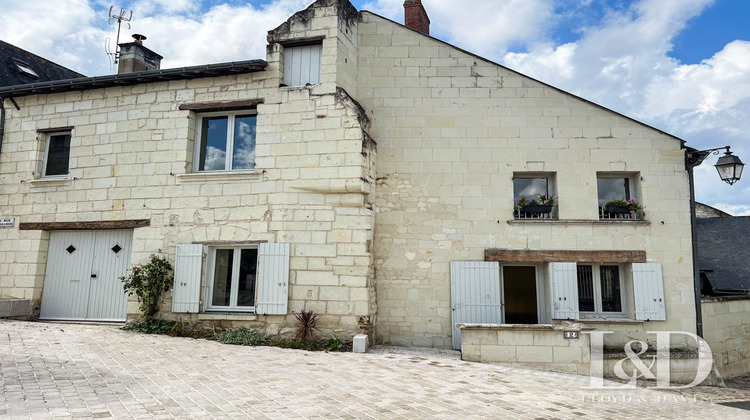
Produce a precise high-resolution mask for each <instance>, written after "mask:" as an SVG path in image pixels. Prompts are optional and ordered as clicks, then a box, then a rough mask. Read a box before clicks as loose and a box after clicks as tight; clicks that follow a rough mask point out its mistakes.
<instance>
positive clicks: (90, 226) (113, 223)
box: [18, 219, 151, 230]
mask: <svg viewBox="0 0 750 420" xmlns="http://www.w3.org/2000/svg"><path fill="white" fill-rule="evenodd" d="M150 225H151V220H149V219H132V220H107V221H99V222H40V223H35V222H27V223H19V224H18V229H19V230H100V229H135V228H140V227H146V226H150Z"/></svg>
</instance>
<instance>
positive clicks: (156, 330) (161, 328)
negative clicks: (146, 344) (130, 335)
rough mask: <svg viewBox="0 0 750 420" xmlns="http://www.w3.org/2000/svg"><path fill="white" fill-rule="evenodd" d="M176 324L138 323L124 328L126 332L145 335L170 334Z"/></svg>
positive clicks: (164, 322)
mask: <svg viewBox="0 0 750 420" xmlns="http://www.w3.org/2000/svg"><path fill="white" fill-rule="evenodd" d="M174 326H175V323H174V322H169V321H156V320H153V319H151V320H148V321H137V322H133V323H131V324H127V325H125V326H124V327H122V329H123V330H125V331H135V332H139V333H143V334H169V333H170V332H171V331H172V329H173V328H174Z"/></svg>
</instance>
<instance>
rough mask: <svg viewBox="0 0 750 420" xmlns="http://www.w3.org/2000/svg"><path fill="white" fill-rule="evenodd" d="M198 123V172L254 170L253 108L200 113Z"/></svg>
mask: <svg viewBox="0 0 750 420" xmlns="http://www.w3.org/2000/svg"><path fill="white" fill-rule="evenodd" d="M196 126H197V129H196V146H197V147H196V149H195V152H194V153H195V158H194V168H195V172H204V171H242V170H253V169H255V133H256V113H255V112H254V111H252V112H250V111H236V112H229V113H227V112H212V113H204V114H199V115H198V122H197V125H196Z"/></svg>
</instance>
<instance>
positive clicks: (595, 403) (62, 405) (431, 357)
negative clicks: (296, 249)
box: [0, 321, 750, 420]
mask: <svg viewBox="0 0 750 420" xmlns="http://www.w3.org/2000/svg"><path fill="white" fill-rule="evenodd" d="M0 375H1V376H0V382H1V383H2V391H3V392H2V396H0V417H2V418H35V419H37V418H39V419H43V418H165V419H167V418H170V419H171V418H180V419H182V418H200V419H203V418H205V419H210V418H259V419H265V418H270V419H276V418H299V419H305V418H327V419H328V418H343V419H361V418H370V419H372V418H375V419H388V420H390V419H395V418H420V417H422V418H451V419H452V418H502V419H530V418H545V419H552V418H559V419H570V418H573V419H602V418H606V419H621V418H639V419H640V418H649V419H655V418H681V419H683V418H700V419H723V420H728V419H735V418H750V415H748V412H747V411H742V410H740V409H737V408H731V407H725V406H721V405H717V404H713V403H711V402H707V401H705V400H707V399H716V395H720V394H717V393H720V391H719V390H716V389H711V390H708V389H707V390H706V391H705V392H703V391H701V389H696V390H694V391H693V392H692V393H684V394H670V393H664V392H657V391H653V390H648V389H637V390H631V391H613V390H608V391H587V390H582V389H581V388H582V387H584V386H586V385H587V384H588V378H587V377H581V376H574V375H565V374H556V373H548V372H539V371H534V370H526V369H520V368H511V367H506V366H499V365H489V364H478V363H468V362H463V361H461V360H458V359H457V358H456V357H455V356H453V357H451V354H450V353H448V352H442V353H441V352H422V353H420V352H415V351H406V350H397V349H388V348H385V349H380V350H379V351H377V352H375V353H370V354H353V353H322V352H319V353H310V352H305V351H298V350H284V349H278V348H270V347H241V346H231V345H224V344H220V343H217V342H210V341H205V340H194V339H189V338H176V337H167V336H153V335H143V334H138V333H132V332H126V331H121V330H119V329H118V328H117V327H116V326H101V325H78V324H59V323H41V322H38V323H30V322H19V321H0ZM738 395H739V396H743V395H744V394H742V392H741V393H740V394H738Z"/></svg>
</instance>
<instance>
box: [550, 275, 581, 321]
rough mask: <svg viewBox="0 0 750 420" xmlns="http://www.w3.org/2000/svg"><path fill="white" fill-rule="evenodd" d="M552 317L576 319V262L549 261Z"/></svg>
mask: <svg viewBox="0 0 750 420" xmlns="http://www.w3.org/2000/svg"><path fill="white" fill-rule="evenodd" d="M549 280H550V285H551V287H552V319H578V269H577V268H576V263H567V262H566V263H549Z"/></svg>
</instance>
